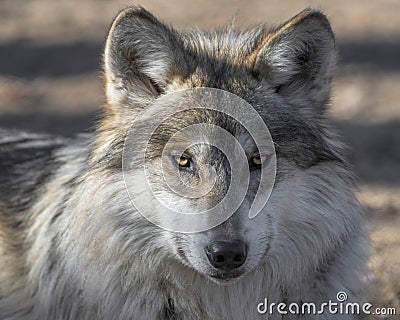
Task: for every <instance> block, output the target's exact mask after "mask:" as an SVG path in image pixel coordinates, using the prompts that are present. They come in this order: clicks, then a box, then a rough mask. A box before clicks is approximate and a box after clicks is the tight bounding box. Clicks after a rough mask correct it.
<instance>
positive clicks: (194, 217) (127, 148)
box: [122, 88, 276, 233]
mask: <svg viewBox="0 0 400 320" xmlns="http://www.w3.org/2000/svg"><path fill="white" fill-rule="evenodd" d="M227 123H229V125H226V124H227ZM221 124H222V125H221ZM239 126H240V128H241V130H242V131H243V130H244V131H245V133H244V135H245V137H246V139H245V140H246V141H239V140H238V139H237V137H236V136H235V135H234V134H232V133H231V132H229V131H228V130H227V127H229V128H234V127H239ZM242 134H243V132H242ZM250 139H251V140H252V144H253V149H255V150H253V153H254V154H256V155H257V156H258V157H260V159H268V161H265V163H263V164H262V165H261V166H260V168H259V169H260V180H259V185H258V189H257V193H256V195H255V197H254V198H253V200H252V204H251V206H250V208H249V209H248V216H249V219H252V218H254V217H256V216H257V214H258V213H259V212H260V211H261V210H262V209H263V208H264V206H265V204H266V203H267V201H268V199H269V196H270V194H271V192H272V187H273V185H274V182H275V175H276V154H275V149H274V143H273V141H272V138H271V135H270V132H269V130H268V128H267V126H266V125H265V123H264V121H263V119H262V118H261V117H260V115H259V114H258V112H257V111H256V110H255V109H254V108H253V107H252V106H251V105H250V104H249V103H247V102H246V101H245V100H243V99H241V98H239V97H238V96H236V95H234V94H232V93H230V92H227V91H224V90H220V89H213V88H195V89H187V90H182V91H178V92H174V93H169V94H165V95H162V96H161V97H159V98H158V99H156V100H155V101H154V102H153V103H152V104H150V105H148V106H146V107H145V108H144V109H143V111H142V112H141V113H140V114H139V115H138V116H137V117H136V119H135V121H134V122H133V124H132V126H131V128H130V131H129V133H128V135H127V137H126V140H125V144H124V151H123V159H122V160H123V161H122V169H123V174H124V181H125V185H126V189H127V191H128V194H129V197H130V199H131V202H132V204H133V205H134V206H135V208H136V209H137V210H138V211H139V212H140V214H141V215H142V216H143V217H145V218H146V219H147V220H149V221H150V222H152V223H153V224H155V225H157V226H159V227H161V228H164V229H166V230H170V231H176V232H183V233H194V232H201V231H205V230H209V229H211V228H213V227H216V226H218V225H219V224H221V223H223V222H224V221H226V220H227V219H228V218H229V217H231V216H232V215H233V214H234V213H235V212H236V211H237V210H238V208H239V207H240V206H241V205H242V203H243V201H244V199H245V197H246V194H247V190H248V187H249V183H250V168H249V150H248V149H246V148H245V147H244V144H246V143H248V141H249V140H250ZM202 145H203V146H204V145H207V146H210V147H212V148H215V149H218V150H219V151H220V152H221V153H222V154H223V155H224V157H225V158H226V159H227V161H228V162H229V170H230V172H229V177H230V183H229V187H228V190H227V191H226V193H225V194H224V196H223V198H222V199H220V200H219V201H218V203H216V204H215V205H213V206H212V207H211V208H210V207H209V204H210V202H211V201H210V199H211V198H212V197H213V196H214V198H215V196H219V194H213V192H214V193H217V192H215V189H216V188H215V185H216V183H218V182H219V181H220V180H221V179H222V178H221V174H222V173H221V171H222V170H226V168H222V169H221V168H219V167H218V163H217V164H215V163H214V164H212V163H210V164H206V162H207V161H206V160H209V159H203V160H204V161H205V162H204V163H203V165H202V168H201V170H200V171H199V172H195V173H193V174H197V175H198V177H197V180H196V183H188V180H190V177H188V170H186V173H185V172H184V170H182V168H180V167H179V166H175V167H174V166H172V165H171V161H172V162H173V159H179V158H181V157H182V156H184V155H185V152H186V151H187V150H190V149H191V148H192V149H196V148H199V146H202ZM154 154H158V155H157V156H154ZM186 157H187V156H186ZM171 159H172V160H171ZM185 159H186V158H184V160H183V161H186V160H187V161H191V159H189V160H188V159H186V160H185ZM187 161H186V162H185V164H188V162H187ZM209 162H211V161H209ZM189 165H190V163H189ZM218 170H220V171H218ZM190 200H196V204H195V205H191V203H190ZM188 208H190V212H188Z"/></svg>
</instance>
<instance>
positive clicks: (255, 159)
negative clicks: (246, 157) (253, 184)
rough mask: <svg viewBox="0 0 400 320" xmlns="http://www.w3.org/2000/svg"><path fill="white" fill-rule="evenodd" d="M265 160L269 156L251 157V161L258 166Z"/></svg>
mask: <svg viewBox="0 0 400 320" xmlns="http://www.w3.org/2000/svg"><path fill="white" fill-rule="evenodd" d="M265 160H267V156H255V157H253V158H251V162H252V163H253V164H254V165H256V166H261V165H262V164H263V163H264V162H265Z"/></svg>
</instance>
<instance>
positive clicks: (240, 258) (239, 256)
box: [233, 254, 244, 262]
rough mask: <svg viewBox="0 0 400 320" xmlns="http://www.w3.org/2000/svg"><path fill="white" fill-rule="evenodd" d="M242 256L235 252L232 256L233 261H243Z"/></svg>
mask: <svg viewBox="0 0 400 320" xmlns="http://www.w3.org/2000/svg"><path fill="white" fill-rule="evenodd" d="M243 258H244V256H243V255H242V254H237V255H236V256H235V257H234V258H233V262H242V261H243Z"/></svg>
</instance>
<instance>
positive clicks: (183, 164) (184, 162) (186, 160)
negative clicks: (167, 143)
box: [176, 156, 191, 168]
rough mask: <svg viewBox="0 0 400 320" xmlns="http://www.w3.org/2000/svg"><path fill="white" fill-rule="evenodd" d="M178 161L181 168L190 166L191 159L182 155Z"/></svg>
mask: <svg viewBox="0 0 400 320" xmlns="http://www.w3.org/2000/svg"><path fill="white" fill-rule="evenodd" d="M176 162H177V163H178V165H179V167H181V168H189V167H190V162H191V160H190V159H189V158H187V157H183V156H182V157H178V158H177V159H176Z"/></svg>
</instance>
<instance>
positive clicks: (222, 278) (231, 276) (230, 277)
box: [210, 273, 243, 281]
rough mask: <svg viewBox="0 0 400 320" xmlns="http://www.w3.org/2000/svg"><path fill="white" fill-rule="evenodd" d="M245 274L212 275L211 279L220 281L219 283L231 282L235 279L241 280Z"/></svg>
mask: <svg viewBox="0 0 400 320" xmlns="http://www.w3.org/2000/svg"><path fill="white" fill-rule="evenodd" d="M241 275H243V273H234V274H227V275H211V276H210V277H211V278H213V279H215V280H219V281H229V280H233V279H237V278H239V277H240V276H241Z"/></svg>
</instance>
